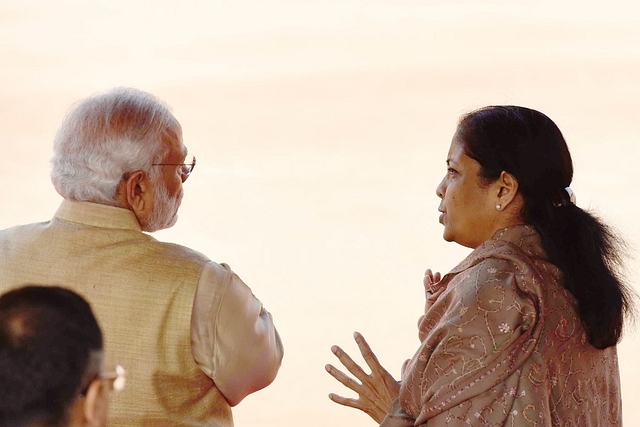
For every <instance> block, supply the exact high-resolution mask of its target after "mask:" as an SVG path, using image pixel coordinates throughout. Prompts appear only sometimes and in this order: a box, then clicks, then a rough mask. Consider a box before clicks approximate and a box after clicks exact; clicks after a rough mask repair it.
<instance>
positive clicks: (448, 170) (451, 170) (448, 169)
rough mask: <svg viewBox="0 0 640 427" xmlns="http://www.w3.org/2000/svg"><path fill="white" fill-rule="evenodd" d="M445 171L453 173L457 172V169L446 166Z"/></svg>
mask: <svg viewBox="0 0 640 427" xmlns="http://www.w3.org/2000/svg"><path fill="white" fill-rule="evenodd" d="M447 173H449V174H454V173H458V171H457V170H455V169H454V168H447Z"/></svg>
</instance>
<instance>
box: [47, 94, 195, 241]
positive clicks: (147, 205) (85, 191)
mask: <svg viewBox="0 0 640 427" xmlns="http://www.w3.org/2000/svg"><path fill="white" fill-rule="evenodd" d="M51 163H52V172H51V180H52V182H53V185H54V186H55V188H56V190H57V191H58V193H59V194H60V195H61V196H62V197H64V198H65V199H67V200H71V201H82V202H93V203H101V204H106V205H111V206H117V207H121V208H126V209H129V210H130V211H131V212H133V214H134V215H135V216H136V218H137V219H138V222H139V223H140V226H141V228H142V230H143V231H150V232H151V231H156V230H160V229H164V228H168V227H171V226H172V225H173V224H175V222H176V220H177V212H178V208H179V207H180V203H181V201H182V195H183V190H182V184H183V183H184V182H185V181H186V179H187V178H188V177H189V174H190V173H191V172H192V170H193V168H194V167H195V158H194V157H193V156H190V155H189V154H188V152H187V148H186V147H185V145H184V144H183V142H182V128H181V127H180V123H178V121H177V120H176V118H175V117H174V116H173V114H172V113H171V111H170V109H169V107H168V106H167V105H166V104H165V103H163V102H162V101H161V100H159V99H158V98H157V97H155V96H154V95H151V94H149V93H147V92H143V91H141V90H138V89H133V88H115V89H112V90H110V91H108V92H106V93H101V94H97V95H94V96H91V97H89V98H87V99H84V100H82V101H80V102H79V103H78V104H76V105H75V106H74V107H73V108H72V109H71V111H70V112H69V114H67V116H66V117H65V119H64V121H63V123H62V125H61V126H60V129H59V130H58V132H57V134H56V137H55V140H54V155H53V158H52V160H51Z"/></svg>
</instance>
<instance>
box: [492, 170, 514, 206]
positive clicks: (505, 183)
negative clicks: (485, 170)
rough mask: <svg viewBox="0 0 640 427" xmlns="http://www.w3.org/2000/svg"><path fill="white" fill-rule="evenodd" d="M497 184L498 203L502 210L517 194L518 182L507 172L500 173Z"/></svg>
mask: <svg viewBox="0 0 640 427" xmlns="http://www.w3.org/2000/svg"><path fill="white" fill-rule="evenodd" d="M497 183H498V194H497V196H498V202H497V203H499V204H500V205H501V206H502V209H504V208H506V207H507V206H508V205H509V204H510V203H511V202H512V201H513V200H514V199H515V198H516V195H517V194H518V180H517V179H516V177H515V176H513V175H511V174H510V173H509V172H505V171H502V173H500V177H499V178H498V180H497Z"/></svg>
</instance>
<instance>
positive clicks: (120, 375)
mask: <svg viewBox="0 0 640 427" xmlns="http://www.w3.org/2000/svg"><path fill="white" fill-rule="evenodd" d="M100 379H101V380H103V381H109V385H110V388H111V390H112V391H114V392H116V393H120V392H121V391H122V390H124V386H125V384H126V383H127V371H126V370H125V369H124V368H123V367H122V366H120V365H116V367H115V368H114V369H113V371H111V372H103V373H102V374H100Z"/></svg>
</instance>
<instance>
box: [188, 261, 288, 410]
mask: <svg viewBox="0 0 640 427" xmlns="http://www.w3.org/2000/svg"><path fill="white" fill-rule="evenodd" d="M191 347H192V352H193V356H194V359H195V362H196V364H197V365H198V366H199V367H200V369H202V371H203V372H204V373H205V374H207V375H208V376H209V377H210V378H211V379H212V380H213V381H214V383H215V385H216V387H217V388H218V389H219V390H220V391H221V392H222V394H223V395H224V396H225V398H226V399H227V401H228V402H229V404H230V405H231V406H235V405H237V404H238V403H240V401H242V399H244V398H245V397H246V396H247V395H249V394H250V393H253V392H255V391H258V390H260V389H262V388H264V387H266V386H268V385H269V384H271V382H272V381H273V380H274V379H275V377H276V374H277V373H278V370H279V368H280V363H281V361H282V356H283V346H282V342H281V340H280V335H279V334H278V331H277V330H276V328H275V325H274V323H273V319H272V317H271V314H270V313H269V312H268V311H267V310H265V308H264V307H263V306H262V303H261V302H260V301H259V300H258V299H257V298H256V297H255V296H254V295H253V293H252V292H251V289H249V287H248V286H247V285H246V284H245V283H244V282H243V281H242V280H241V279H240V278H239V277H238V276H237V275H236V274H235V273H234V272H233V271H231V269H230V268H229V266H227V265H226V264H216V263H215V262H209V263H207V264H206V266H205V268H204V270H203V272H202V275H201V276H200V281H199V283H198V289H197V291H196V296H195V300H194V307H193V313H192V318H191Z"/></svg>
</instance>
